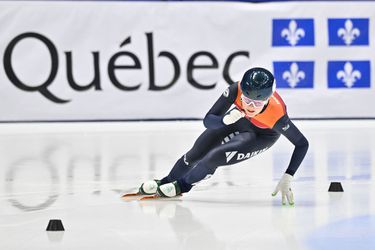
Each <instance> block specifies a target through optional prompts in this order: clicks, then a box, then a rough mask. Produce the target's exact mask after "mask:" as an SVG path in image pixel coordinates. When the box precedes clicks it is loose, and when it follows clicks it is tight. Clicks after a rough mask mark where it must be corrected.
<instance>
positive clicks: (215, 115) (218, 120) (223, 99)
mask: <svg viewBox="0 0 375 250" xmlns="http://www.w3.org/2000/svg"><path fill="white" fill-rule="evenodd" d="M237 93H238V84H236V83H235V84H232V85H230V86H229V87H228V88H227V89H226V90H225V91H224V93H223V94H222V95H221V96H220V97H219V99H218V100H217V101H216V102H215V104H214V105H213V106H212V108H211V109H210V110H209V111H208V113H207V114H206V116H205V117H204V120H203V124H204V126H205V127H206V128H210V129H217V128H221V127H224V126H226V124H224V122H223V116H224V114H225V113H226V112H227V111H228V109H229V108H230V107H231V106H232V104H233V103H234V101H235V100H236V98H237Z"/></svg>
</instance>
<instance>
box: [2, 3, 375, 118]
mask: <svg viewBox="0 0 375 250" xmlns="http://www.w3.org/2000/svg"><path fill="white" fill-rule="evenodd" d="M374 16H375V3H372V2H317V3H314V2H308V3H307V2H300V3H298V2H297V3H296V2H287V3H266V4H251V3H232V2H228V3H225V2H216V3H214V2H211V3H209V2H200V3H198V2H190V3H181V2H169V3H165V2H153V3H151V2H143V3H142V2H20V1H16V2H0V24H1V25H0V56H1V59H2V60H1V63H2V65H1V67H0V121H54V120H58V121H61V120H126V119H178V118H187V119H189V118H203V117H204V115H205V114H206V112H207V110H208V109H209V108H210V107H211V105H212V104H213V103H214V101H215V100H216V99H217V98H218V97H219V96H220V94H221V93H222V92H223V91H224V89H225V88H226V87H227V85H228V81H229V79H228V78H226V77H224V75H226V76H229V77H230V79H231V80H233V81H235V80H239V79H240V78H241V76H242V74H243V72H244V71H245V70H246V69H248V68H249V67H252V66H262V67H267V68H269V69H271V71H274V72H275V74H276V71H279V72H280V77H281V78H280V79H279V80H280V81H279V82H278V86H279V87H280V88H279V92H280V94H281V95H282V97H283V98H284V100H285V101H286V103H287V105H288V111H289V115H290V116H291V117H292V118H345V117H358V118H359V117H371V118H375V111H374V109H373V106H374V105H375V98H374V97H375V91H374V86H373V83H372V82H371V81H372V76H371V73H372V72H374V63H372V58H373V55H375V48H374V36H373V32H372V31H373V30H374V28H375V27H374V24H373V18H374ZM305 19H306V20H307V21H306V22H305V21H304V20H305ZM329 19H343V20H344V21H345V22H343V23H345V25H346V26H344V27H343V28H344V29H345V28H346V30H349V31H351V33H350V32H349V33H348V34H349V35H350V34H352V35H353V37H354V38H353V39H355V38H357V41H359V42H357V44H356V42H355V40H352V42H351V44H346V45H344V46H341V45H337V44H336V45H335V44H334V43H335V41H332V42H331V41H329V40H330V39H331V38H329V36H330V34H331V33H330V32H329V29H330V28H329V27H328V26H329ZM351 19H353V20H352V21H351ZM356 19H360V20H359V21H358V22H356ZM293 20H296V21H293ZM348 20H349V21H348ZM361 20H362V21H363V20H365V21H366V20H367V22H368V27H365V28H364V29H365V30H366V29H367V32H368V34H367V41H366V39H365V40H361V39H359V38H363V37H365V38H366V31H363V30H360V31H359V33H358V32H357V33H356V32H354V30H355V29H356V27H355V26H356V25H357V24H358V25H362V24H363V22H361ZM293 22H294V23H295V24H297V27H295V26H293ZM284 23H286V24H287V27H286V28H288V29H289V31H288V32H289V33H290V34H291V35H290V34H289V33H288V32H287V33H288V34H285V33H284V35H283V36H282V35H281V32H279V33H280V34H279V33H277V32H278V31H277V27H279V26H280V25H284ZM305 23H307V24H306V25H307V26H306V27H307V29H305V30H304V31H303V33H304V34H303V35H301V32H300V33H298V32H297V31H298V30H299V29H300V27H298V25H302V26H303V25H305ZM337 23H340V20H338V21H337ZM278 25H279V26H278ZM308 25H313V27H312V29H311V30H309V29H308ZM280 27H281V26H280ZM284 29H285V28H283V30H284ZM293 34H294V35H295V36H294V39H295V42H294V44H293V42H290V41H291V39H292V38H293V37H292V35H293ZM298 34H300V35H299V37H298ZM345 34H346V33H345ZM358 34H360V35H358ZM277 35H279V36H280V39H281V40H280V39H279V41H276V42H275V36H277ZM309 37H310V38H311V39H312V40H309V39H310V38H309ZM343 37H344V36H343ZM346 37H348V36H346ZM287 38H289V40H288V39H287ZM300 38H301V40H300V41H301V43H300V44H298V41H297V40H298V39H300ZM302 38H304V39H305V42H307V44H303V41H304V40H303V39H302ZM282 39H284V40H282ZM358 39H359V40H358ZM292 40H293V39H292ZM280 41H281V42H280ZM353 41H354V42H353ZM363 41H364V42H363ZM300 45H301V46H300ZM51 57H52V58H53V60H51ZM358 62H359V64H358ZM280 63H281V64H280ZM304 63H305V64H304ZM335 63H336V64H335ZM278 65H279V66H280V65H281V68H279V69H277V68H276V67H278ZM285 65H286V66H285ZM304 65H307V66H306V67H307V68H306V71H305V72H302V70H303V69H304V68H303V67H304ZM341 66H342V70H340V71H342V74H341V78H339V76H340V74H339V73H338V72H339V69H338V68H337V67H341ZM283 67H284V68H285V67H287V69H289V71H288V72H289V77H288V75H285V72H286V71H285V70H283ZM356 67H359V69H356ZM280 70H281V71H280ZM309 70H310V71H309ZM334 70H336V71H337V72H336V71H335V72H333V71H334ZM361 70H362V71H361ZM329 71H332V72H333V74H331V75H332V77H334V78H335V77H337V79H334V80H330V76H329V75H330V74H329ZM360 71H361V72H360ZM308 72H310V73H308ZM358 72H359V73H358ZM350 77H351V78H350ZM293 79H294V80H293ZM345 79H346V80H345ZM350 79H351V80H350ZM303 81H305V83H303ZM330 81H331V83H330ZM340 81H342V82H343V84H342V86H341V85H340ZM356 82H357V83H359V85H356ZM299 83H300V85H299ZM285 84H287V85H285ZM288 84H289V85H288ZM303 84H306V85H303ZM85 86H86V87H85Z"/></svg>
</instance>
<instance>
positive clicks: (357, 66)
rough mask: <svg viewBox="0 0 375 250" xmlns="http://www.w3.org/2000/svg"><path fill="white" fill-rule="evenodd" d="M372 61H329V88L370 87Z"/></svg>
mask: <svg viewBox="0 0 375 250" xmlns="http://www.w3.org/2000/svg"><path fill="white" fill-rule="evenodd" d="M370 85H371V84H370V61H330V62H328V87H329V88H370Z"/></svg>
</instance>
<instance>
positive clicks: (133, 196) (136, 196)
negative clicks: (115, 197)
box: [121, 193, 146, 201]
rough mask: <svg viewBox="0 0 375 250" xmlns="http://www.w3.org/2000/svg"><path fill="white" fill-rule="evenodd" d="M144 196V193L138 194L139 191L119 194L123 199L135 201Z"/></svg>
mask: <svg viewBox="0 0 375 250" xmlns="http://www.w3.org/2000/svg"><path fill="white" fill-rule="evenodd" d="M145 196H146V195H144V194H140V193H130V194H124V195H123V196H121V199H122V200H124V201H136V200H139V199H141V198H143V197H145Z"/></svg>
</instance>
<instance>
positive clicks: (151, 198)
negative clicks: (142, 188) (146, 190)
mask: <svg viewBox="0 0 375 250" xmlns="http://www.w3.org/2000/svg"><path fill="white" fill-rule="evenodd" d="M181 197H182V195H181V194H180V195H177V196H175V197H161V196H159V195H149V196H144V197H142V198H140V199H139V200H140V201H149V200H168V201H174V200H179V199H180V198H181Z"/></svg>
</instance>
